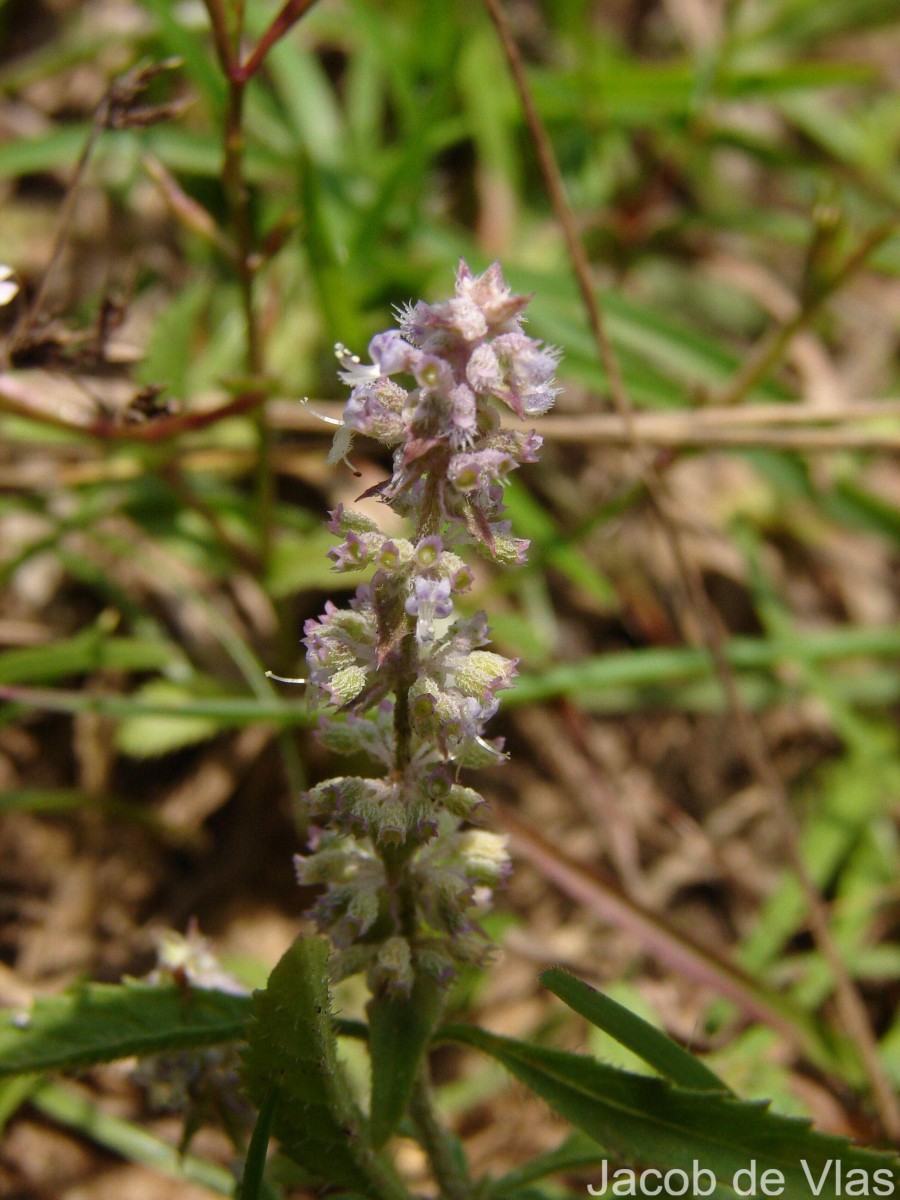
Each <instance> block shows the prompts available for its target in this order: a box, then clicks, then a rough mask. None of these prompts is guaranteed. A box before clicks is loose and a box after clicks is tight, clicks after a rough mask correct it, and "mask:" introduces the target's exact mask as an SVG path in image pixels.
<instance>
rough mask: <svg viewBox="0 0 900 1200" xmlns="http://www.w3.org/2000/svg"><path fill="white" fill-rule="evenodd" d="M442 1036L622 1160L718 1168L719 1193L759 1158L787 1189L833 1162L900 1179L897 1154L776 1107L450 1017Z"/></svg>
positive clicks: (799, 1188) (803, 1188)
mask: <svg viewBox="0 0 900 1200" xmlns="http://www.w3.org/2000/svg"><path fill="white" fill-rule="evenodd" d="M441 1036H442V1037H443V1038H446V1039H447V1040H449V1041H454V1042H460V1043H462V1044H463V1045H468V1046H474V1047H475V1048H476V1049H479V1050H482V1051H483V1052H484V1053H485V1054H489V1055H490V1056H491V1057H492V1058H496V1059H497V1060H498V1061H499V1062H501V1063H502V1064H503V1065H504V1066H505V1067H506V1068H507V1070H508V1071H510V1072H511V1074H513V1075H514V1076H515V1077H516V1078H517V1079H518V1080H520V1081H521V1082H522V1083H524V1084H525V1085H526V1086H528V1087H530V1088H531V1089H532V1091H534V1092H536V1093H537V1095H539V1096H541V1097H542V1098H543V1099H544V1100H545V1101H546V1102H547V1103H548V1104H549V1105H550V1107H551V1108H553V1109H554V1110H555V1111H556V1112H557V1113H559V1114H560V1115H561V1116H563V1117H565V1118H566V1119H567V1120H568V1121H571V1122H572V1124H573V1125H575V1127H576V1128H578V1129H581V1130H582V1131H583V1132H584V1133H586V1134H588V1135H589V1136H590V1137H592V1138H594V1139H595V1140H596V1141H597V1142H598V1143H599V1144H600V1145H602V1146H603V1147H604V1148H605V1149H606V1150H608V1151H609V1152H610V1154H612V1155H614V1156H615V1157H616V1158H619V1159H621V1160H622V1161H624V1162H635V1163H641V1164H645V1165H653V1166H656V1167H659V1168H663V1169H666V1170H671V1169H678V1170H682V1171H687V1172H688V1173H690V1172H691V1170H692V1168H693V1164H694V1163H695V1162H698V1163H700V1164H701V1165H702V1166H703V1167H704V1168H706V1169H708V1170H710V1171H712V1172H713V1174H714V1175H715V1176H716V1179H717V1181H718V1187H717V1190H716V1192H715V1193H714V1194H715V1195H719V1196H729V1195H731V1194H732V1190H733V1189H732V1188H731V1186H730V1185H731V1181H732V1180H733V1179H734V1176H735V1174H736V1172H737V1171H739V1170H742V1169H744V1168H746V1167H748V1166H749V1165H750V1163H751V1162H754V1161H755V1162H756V1164H757V1168H758V1171H759V1172H762V1171H763V1170H768V1169H770V1168H772V1169H776V1170H779V1171H781V1173H782V1174H783V1176H784V1182H785V1187H786V1191H785V1193H784V1194H785V1195H789V1196H795V1195H796V1196H798V1197H799V1196H807V1195H809V1194H810V1187H809V1178H810V1176H809V1175H807V1174H805V1173H804V1164H805V1165H806V1169H807V1170H808V1171H809V1172H810V1174H811V1176H812V1178H813V1179H816V1180H818V1179H819V1178H820V1176H822V1173H823V1172H824V1171H825V1170H826V1167H827V1165H828V1164H829V1161H830V1162H831V1164H832V1167H831V1171H830V1174H826V1176H825V1178H826V1181H828V1182H833V1181H834V1166H833V1164H834V1163H835V1162H839V1163H840V1164H841V1169H842V1171H843V1173H844V1176H845V1177H846V1174H847V1172H849V1171H851V1170H858V1171H862V1172H864V1174H865V1176H866V1178H867V1179H869V1180H871V1179H872V1177H873V1172H874V1171H876V1170H882V1171H885V1172H886V1175H885V1178H887V1177H889V1178H890V1179H891V1180H892V1181H893V1186H894V1188H895V1190H896V1189H897V1188H898V1187H900V1163H898V1161H897V1159H896V1158H895V1157H893V1156H892V1155H888V1154H883V1153H880V1152H878V1151H874V1150H863V1149H860V1148H858V1147H856V1146H853V1145H852V1144H851V1143H850V1142H848V1141H846V1140H845V1139H843V1138H838V1137H833V1136H830V1135H826V1134H822V1133H818V1132H816V1131H815V1130H813V1129H812V1128H811V1127H810V1125H809V1123H808V1122H805V1121H799V1120H796V1119H792V1118H788V1117H782V1116H778V1115H776V1114H775V1113H773V1112H771V1111H770V1109H769V1108H768V1106H767V1105H765V1104H759V1103H749V1102H744V1101H740V1100H736V1099H734V1098H733V1097H732V1096H728V1095H724V1094H722V1093H719V1092H698V1091H689V1090H687V1089H686V1088H679V1087H675V1086H674V1085H673V1084H670V1083H668V1082H666V1081H665V1080H663V1079H655V1078H652V1077H650V1076H646V1075H633V1074H630V1073H629V1072H627V1071H619V1070H616V1069H615V1068H613V1067H607V1066H604V1065H603V1064H602V1063H598V1062H596V1061H595V1060H593V1059H590V1058H586V1057H584V1056H581V1055H578V1054H570V1053H568V1052H566V1051H562V1050H548V1049H545V1048H543V1047H540V1046H530V1045H526V1044H525V1043H524V1042H518V1041H516V1040H515V1039H513V1038H504V1037H498V1036H497V1035H495V1034H491V1033H487V1032H485V1031H484V1030H482V1029H476V1028H472V1027H470V1026H460V1025H454V1026H448V1027H446V1028H445V1029H443V1030H442V1031H441Z"/></svg>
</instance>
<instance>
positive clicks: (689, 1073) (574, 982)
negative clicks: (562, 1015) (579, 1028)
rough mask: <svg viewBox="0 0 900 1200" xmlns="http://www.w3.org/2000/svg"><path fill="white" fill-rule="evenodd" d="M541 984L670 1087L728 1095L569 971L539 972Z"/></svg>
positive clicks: (695, 1062) (673, 1046)
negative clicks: (668, 1081) (639, 1059)
mask: <svg viewBox="0 0 900 1200" xmlns="http://www.w3.org/2000/svg"><path fill="white" fill-rule="evenodd" d="M540 980H541V983H542V984H543V985H544V987H545V988H549V990H550V991H551V992H552V993H553V994H554V996H558V997H559V999H560V1000H562V1002H563V1003H564V1004H567V1005H568V1006H569V1008H571V1009H574V1011H575V1012H577V1013H578V1014H579V1015H580V1016H582V1017H584V1018H585V1019H586V1020H588V1021H590V1022H591V1024H592V1025H596V1026H597V1028H598V1029H602V1030H604V1032H606V1033H608V1034H609V1035H610V1036H611V1037H614V1038H615V1039H616V1041H617V1042H621V1044H622V1045H623V1046H627V1047H628V1049H629V1050H631V1051H632V1052H633V1053H634V1054H637V1055H638V1057H639V1058H642V1059H643V1060H644V1062H645V1063H649V1065H650V1066H651V1067H653V1069H654V1070H656V1071H659V1073H660V1075H664V1076H665V1077H666V1078H667V1079H671V1080H672V1082H673V1083H677V1084H678V1085H679V1086H680V1087H684V1088H692V1089H695V1090H696V1091H699V1092H706V1091H712V1092H727V1091H728V1088H727V1087H726V1086H725V1084H724V1083H722V1081H721V1080H720V1079H718V1078H717V1077H716V1076H715V1075H714V1074H713V1072H712V1071H710V1069H709V1068H708V1067H707V1066H705V1065H704V1064H703V1063H702V1062H700V1060H699V1059H698V1058H695V1057H694V1055H693V1054H689V1053H688V1051H687V1050H683V1049H682V1048H681V1046H679V1045H678V1044H677V1043H676V1042H673V1041H672V1039H671V1038H668V1037H666V1035H665V1034H664V1033H661V1032H660V1031H659V1030H658V1029H654V1028H653V1026H652V1025H648V1024H647V1022H646V1021H644V1020H642V1019H641V1018H640V1017H638V1016H635V1014H634V1013H633V1012H630V1011H629V1010H628V1009H627V1008H624V1007H623V1006H622V1005H621V1004H617V1003H616V1001H615V1000H612V999H610V997H609V996H604V995H603V993H602V992H598V991H597V990H596V988H592V987H590V986H589V985H588V984H586V983H584V982H582V980H580V979H576V978H575V976H574V975H570V974H569V972H568V971H563V970H562V969H561V968H560V967H551V968H550V969H549V970H547V971H542V972H541V975H540Z"/></svg>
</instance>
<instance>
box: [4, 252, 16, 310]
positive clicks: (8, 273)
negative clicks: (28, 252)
mask: <svg viewBox="0 0 900 1200" xmlns="http://www.w3.org/2000/svg"><path fill="white" fill-rule="evenodd" d="M13 274H14V272H13V269H12V267H8V266H7V265H6V263H0V308H2V307H3V305H4V304H9V303H10V302H11V301H13V300H15V298H16V296H18V294H19V285H18V284H17V283H16V281H15V279H14V278H13Z"/></svg>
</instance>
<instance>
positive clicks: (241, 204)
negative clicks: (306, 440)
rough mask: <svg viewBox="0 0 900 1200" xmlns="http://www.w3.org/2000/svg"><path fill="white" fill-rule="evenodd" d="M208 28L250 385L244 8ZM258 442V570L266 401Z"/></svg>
mask: <svg viewBox="0 0 900 1200" xmlns="http://www.w3.org/2000/svg"><path fill="white" fill-rule="evenodd" d="M206 8H207V12H208V13H209V18H210V22H211V24H212V28H213V40H214V43H215V47H216V54H217V56H218V58H219V64H220V66H221V68H222V72H223V74H224V75H225V78H226V79H227V81H228V103H227V104H226V107H225V117H224V125H223V150H224V163H223V166H222V186H223V187H224V189H225V199H226V203H227V205H228V213H229V217H230V220H231V225H232V228H233V232H234V242H235V268H236V270H237V276H238V287H239V289H240V295H241V309H242V311H243V315H244V329H245V335H244V336H245V338H246V345H245V355H244V358H245V366H246V370H247V372H248V374H249V375H250V376H251V378H252V379H254V380H259V379H261V378H262V376H263V374H264V370H265V360H264V352H263V344H262V333H261V330H260V327H259V321H258V318H257V312H256V304H255V296H254V288H255V279H256V265H257V264H256V259H257V253H256V248H255V245H254V237H253V223H252V221H251V217H250V194H249V189H248V187H247V180H246V177H245V175H244V150H245V145H246V139H245V135H244V97H245V93H246V88H247V83H248V81H249V78H250V77H249V75H245V74H244V73H243V72H242V71H241V67H240V42H241V37H242V35H243V15H244V13H243V5H242V4H238V5H236V6H235V10H234V14H233V16H234V28H233V30H229V29H228V26H227V20H226V16H225V13H224V10H223V7H222V3H221V0H206ZM254 423H255V425H256V438H257V467H256V496H257V515H258V521H259V557H260V562H261V565H262V570H263V572H265V569H266V567H267V565H268V562H269V557H270V554H271V548H272V524H273V519H274V509H275V478H274V475H273V473H272V467H271V450H272V433H271V430H270V428H269V422H268V419H267V416H266V407H265V399H261V400H260V403H259V406H258V408H257V409H256V411H255V413H254Z"/></svg>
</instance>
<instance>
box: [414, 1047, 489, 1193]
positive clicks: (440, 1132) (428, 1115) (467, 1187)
mask: <svg viewBox="0 0 900 1200" xmlns="http://www.w3.org/2000/svg"><path fill="white" fill-rule="evenodd" d="M409 1115H410V1117H411V1119H412V1122H413V1124H414V1125H415V1127H416V1133H417V1135H418V1139H419V1142H420V1144H421V1146H422V1149H423V1150H424V1151H425V1153H426V1154H427V1156H428V1162H429V1164H430V1166H431V1173H432V1175H433V1177H434V1181H435V1183H436V1184H437V1185H438V1188H439V1189H440V1196H441V1200H470V1197H471V1196H472V1194H473V1192H474V1187H473V1184H472V1180H471V1179H470V1178H469V1173H468V1171H467V1170H466V1166H465V1162H464V1160H463V1159H462V1157H461V1156H460V1155H457V1153H456V1148H455V1146H454V1144H453V1139H452V1138H451V1136H450V1133H449V1132H448V1130H447V1129H446V1128H445V1127H444V1125H443V1124H442V1123H441V1120H440V1118H439V1117H438V1115H437V1112H436V1110H435V1107H434V1100H433V1097H432V1093H431V1081H430V1079H429V1073H428V1062H427V1060H424V1061H423V1062H422V1064H421V1066H420V1068H419V1073H418V1075H417V1076H416V1081H415V1083H414V1084H413V1090H412V1095H411V1096H410V1101H409Z"/></svg>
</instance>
